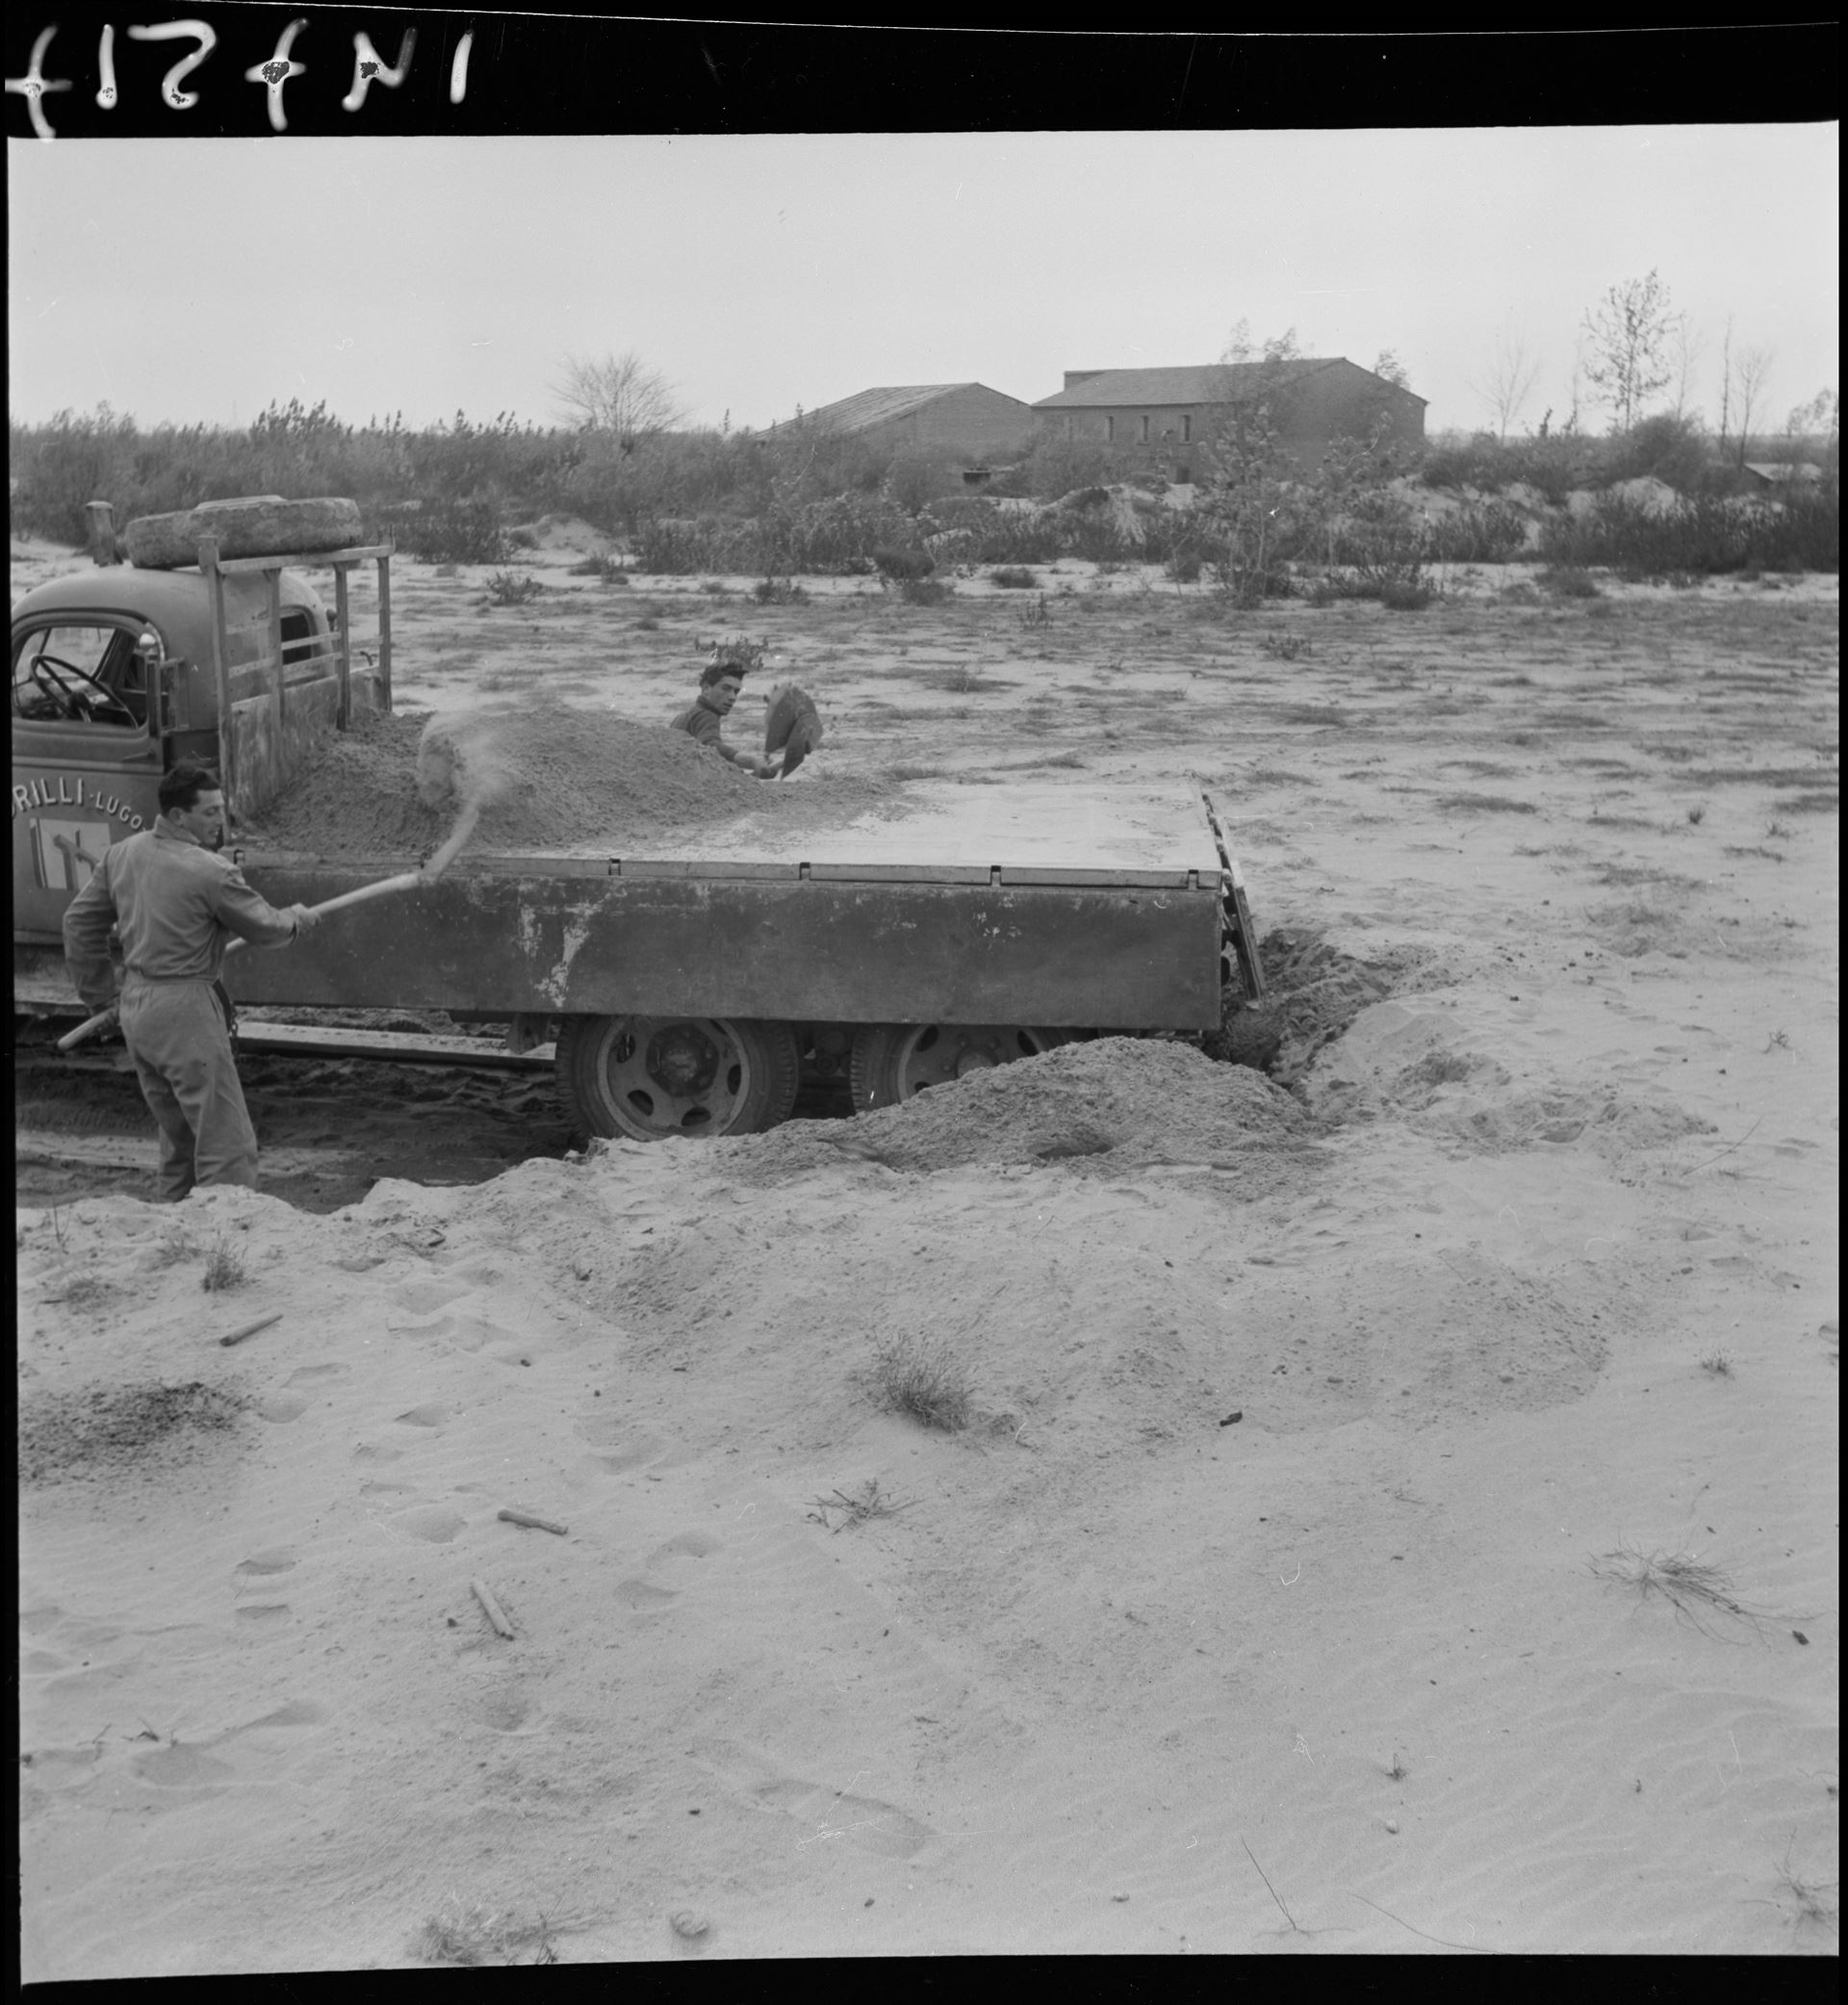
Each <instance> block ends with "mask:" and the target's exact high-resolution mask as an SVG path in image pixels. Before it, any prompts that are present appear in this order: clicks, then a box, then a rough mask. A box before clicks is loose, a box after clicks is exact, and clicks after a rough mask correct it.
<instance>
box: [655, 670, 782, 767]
mask: <svg viewBox="0 0 1848 2005" xmlns="http://www.w3.org/2000/svg"><path fill="white" fill-rule="evenodd" d="M743 687H744V671H743V669H741V668H739V667H738V666H737V664H736V663H735V662H732V661H728V660H727V659H726V658H725V656H724V655H723V654H721V655H719V656H718V657H717V658H716V659H715V660H712V661H708V662H707V663H706V666H705V668H704V669H702V670H701V672H700V694H699V699H698V701H697V702H695V703H690V704H688V705H687V707H686V708H685V709H683V710H682V711H681V712H680V715H679V716H678V717H676V718H675V720H674V723H673V726H672V729H673V730H675V731H683V732H685V733H686V734H687V736H688V737H689V738H693V739H695V740H697V742H698V743H700V744H702V745H704V746H706V749H707V750H708V751H711V752H716V753H717V754H718V755H719V757H720V758H729V759H730V760H731V761H732V764H733V765H734V766H742V767H743V768H744V770H745V771H746V772H747V773H755V774H756V775H757V778H758V779H759V780H769V779H773V778H774V777H775V775H776V770H777V768H776V764H775V762H774V761H773V760H771V759H767V758H757V756H756V755H755V754H753V753H750V752H740V751H739V750H738V749H737V747H736V746H735V745H728V744H727V743H726V742H725V740H724V738H723V737H721V736H720V735H719V726H720V725H721V724H722V723H723V722H724V720H725V719H726V718H727V717H729V716H730V715H731V714H732V705H733V704H735V703H736V702H737V700H738V694H739V692H740V691H741V690H742V689H743Z"/></svg>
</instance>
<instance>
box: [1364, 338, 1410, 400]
mask: <svg viewBox="0 0 1848 2005" xmlns="http://www.w3.org/2000/svg"><path fill="white" fill-rule="evenodd" d="M1373 373H1374V375H1376V376H1378V377H1379V378H1380V380H1381V381H1382V382H1387V383H1391V384H1392V385H1393V386H1394V387H1395V388H1396V389H1399V390H1409V389H1410V388H1411V387H1412V378H1411V373H1410V372H1409V371H1408V370H1407V369H1406V367H1405V365H1404V363H1402V362H1401V361H1400V360H1399V357H1398V355H1397V354H1396V353H1395V352H1394V351H1393V350H1392V349H1391V348H1381V349H1380V351H1379V354H1378V355H1377V357H1376V358H1375V359H1374V362H1373Z"/></svg>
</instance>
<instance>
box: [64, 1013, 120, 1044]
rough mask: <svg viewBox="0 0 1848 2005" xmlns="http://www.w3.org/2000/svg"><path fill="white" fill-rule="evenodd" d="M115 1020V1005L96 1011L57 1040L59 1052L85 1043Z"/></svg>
mask: <svg viewBox="0 0 1848 2005" xmlns="http://www.w3.org/2000/svg"><path fill="white" fill-rule="evenodd" d="M115 1020H116V1009H115V1005H114V1004H111V1006H110V1007H109V1008H108V1009H107V1010H98V1011H97V1012H96V1014H95V1015H93V1016H87V1017H85V1019H84V1020H83V1022H81V1023H80V1024H79V1025H78V1026H77V1028H76V1029H75V1030H67V1031H66V1032H65V1033H64V1036H63V1037H62V1038H60V1039H59V1040H58V1048H59V1050H60V1051H70V1050H74V1049H75V1048H76V1046H77V1045H79V1044H83V1043H87V1042H88V1041H90V1039H91V1038H93V1037H94V1036H95V1035H96V1033H97V1032H98V1031H99V1030H105V1029H107V1028H108V1026H109V1025H110V1024H112V1023H113V1022H115Z"/></svg>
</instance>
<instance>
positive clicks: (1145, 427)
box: [1142, 412, 1148, 446]
mask: <svg viewBox="0 0 1848 2005" xmlns="http://www.w3.org/2000/svg"><path fill="white" fill-rule="evenodd" d="M1142 444H1143V445H1144V446H1146V445H1147V444H1148V414H1147V412H1143V414H1142Z"/></svg>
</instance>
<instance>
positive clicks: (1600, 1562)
mask: <svg viewBox="0 0 1848 2005" xmlns="http://www.w3.org/2000/svg"><path fill="white" fill-rule="evenodd" d="M1591 1571H1592V1574H1593V1577H1594V1578H1595V1579H1597V1580H1600V1581H1612V1582H1614V1583H1615V1584H1616V1585H1617V1586H1620V1587H1633V1588H1634V1589H1635V1590H1636V1593H1637V1596H1638V1599H1640V1600H1642V1601H1647V1600H1648V1599H1649V1597H1650V1596H1651V1595H1652V1594H1659V1595H1660V1596H1661V1597H1662V1599H1663V1600H1664V1601H1665V1602H1667V1603H1668V1604H1669V1605H1670V1607H1673V1608H1674V1610H1675V1612H1676V1614H1677V1615H1678V1616H1681V1617H1684V1618H1685V1619H1686V1620H1688V1621H1690V1622H1692V1623H1693V1624H1694V1625H1695V1627H1696V1628H1697V1629H1698V1628H1701V1627H1703V1626H1704V1625H1703V1623H1702V1620H1701V1618H1702V1616H1703V1615H1704V1614H1707V1613H1709V1612H1713V1613H1718V1614H1721V1615H1731V1616H1733V1617H1736V1618H1737V1619H1738V1620H1739V1621H1741V1622H1750V1623H1753V1624H1757V1623H1758V1622H1761V1621H1762V1620H1763V1619H1764V1612H1763V1610H1762V1609H1759V1608H1753V1607H1748V1606H1747V1605H1746V1604H1745V1603H1744V1602H1742V1601H1740V1600H1739V1599H1738V1597H1737V1596H1736V1595H1735V1594H1734V1593H1733V1592H1732V1581H1731V1580H1729V1579H1728V1577H1727V1576H1726V1575H1725V1574H1724V1573H1723V1572H1722V1571H1721V1570H1720V1569H1719V1568H1718V1567H1717V1566H1708V1565H1707V1563H1706V1562H1705V1561H1704V1560H1702V1559H1701V1558H1700V1557H1699V1556H1698V1555H1696V1554H1693V1553H1687V1552H1681V1553H1663V1552H1659V1551H1658V1552H1654V1553H1645V1552H1644V1551H1643V1550H1642V1548H1641V1547H1640V1546H1632V1545H1628V1544H1626V1545H1622V1546H1619V1547H1617V1549H1616V1550H1615V1551H1614V1552H1610V1553H1603V1554H1600V1555H1598V1556H1597V1557H1596V1558H1595V1559H1593V1560H1592V1562H1591Z"/></svg>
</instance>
